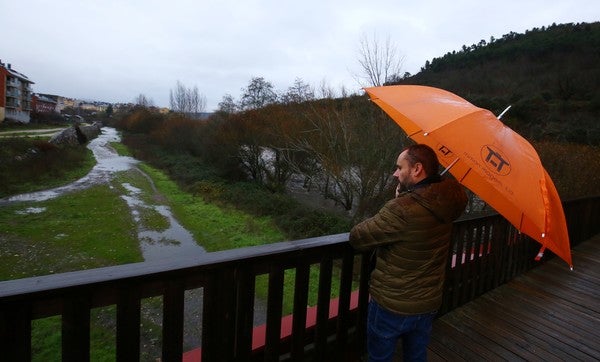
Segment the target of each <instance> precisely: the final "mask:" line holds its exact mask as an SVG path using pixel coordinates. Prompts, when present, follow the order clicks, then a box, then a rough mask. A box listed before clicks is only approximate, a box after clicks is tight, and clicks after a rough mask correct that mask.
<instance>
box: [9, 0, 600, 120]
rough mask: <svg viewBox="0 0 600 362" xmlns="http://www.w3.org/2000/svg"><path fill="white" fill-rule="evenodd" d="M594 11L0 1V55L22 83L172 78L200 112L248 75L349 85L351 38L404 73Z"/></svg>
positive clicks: (423, 0)
mask: <svg viewBox="0 0 600 362" xmlns="http://www.w3.org/2000/svg"><path fill="white" fill-rule="evenodd" d="M595 21H600V1H598V0H531V1H530V0H518V1H513V0H506V1H494V2H491V1H486V0H452V1H443V0H440V1H432V0H420V1H414V0H413V1H403V0H389V1H378V0H371V1H365V0H360V1H355V0H332V1H328V0H294V1H286V0H237V1H232V0H170V1H165V0H101V1H100V0H97V1H91V0H73V1H69V0H19V1H16V0H0V34H2V40H1V41H0V60H1V61H2V62H3V63H11V64H12V67H13V68H14V69H16V70H17V71H19V72H21V73H23V74H25V75H27V76H28V77H29V78H30V79H31V80H32V81H33V82H35V84H34V86H33V90H34V92H38V93H50V94H57V95H62V96H66V97H72V98H79V99H90V100H97V101H106V102H113V103H116V102H133V100H134V99H135V98H136V97H137V96H138V95H139V94H144V95H145V96H147V97H148V98H150V99H152V100H153V102H154V104H155V105H157V106H168V105H169V91H170V90H171V89H174V87H175V85H176V82H177V81H178V80H179V81H180V82H182V83H183V84H184V85H185V86H187V87H189V88H192V87H193V86H197V87H198V89H199V91H200V93H201V94H203V95H204V96H205V97H206V99H207V109H206V110H207V111H212V110H214V109H216V108H217V105H218V103H219V102H220V101H221V100H222V98H223V96H224V95H225V94H231V95H232V96H233V97H234V99H235V100H236V101H238V100H239V98H240V94H241V90H242V88H245V87H247V85H248V83H249V81H250V79H251V78H253V77H263V78H265V80H267V81H269V82H271V83H272V84H273V86H274V87H275V90H276V91H280V92H283V91H285V90H286V89H287V88H288V87H289V86H291V85H292V84H293V82H294V80H295V79H296V78H301V79H302V80H303V81H304V82H306V83H309V84H311V85H313V86H315V87H318V86H319V85H320V84H321V83H323V82H325V83H326V84H328V85H329V86H330V87H332V88H334V89H336V90H339V89H340V88H341V87H342V86H344V87H345V88H346V89H347V90H349V91H351V92H359V91H360V86H359V84H358V83H357V82H356V80H355V77H353V74H356V73H358V72H359V70H360V67H359V65H358V58H359V56H358V49H359V45H360V39H361V36H364V35H368V36H371V37H372V36H373V35H374V34H375V35H376V36H377V37H378V38H379V39H381V40H382V41H383V40H385V38H387V37H389V38H390V40H391V41H392V42H393V44H395V46H396V47H397V48H398V51H399V52H400V53H401V54H402V55H403V56H404V63H403V69H402V71H403V72H404V71H407V72H410V73H412V74H415V73H417V72H418V71H419V69H420V68H421V67H422V66H423V65H424V64H425V62H426V61H427V60H431V59H432V58H434V57H440V56H443V55H444V54H445V53H447V52H449V51H453V50H460V49H461V47H462V46H463V45H471V44H474V43H477V42H479V41H480V40H481V39H485V40H489V39H490V37H491V36H493V37H495V38H500V37H502V35H504V34H507V33H509V32H511V31H514V32H517V33H523V32H525V31H526V30H528V29H532V28H534V27H538V28H539V27H542V26H548V25H551V24H552V23H557V24H560V23H570V22H573V23H578V22H595Z"/></svg>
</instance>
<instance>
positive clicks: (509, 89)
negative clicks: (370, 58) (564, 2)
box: [395, 22, 600, 145]
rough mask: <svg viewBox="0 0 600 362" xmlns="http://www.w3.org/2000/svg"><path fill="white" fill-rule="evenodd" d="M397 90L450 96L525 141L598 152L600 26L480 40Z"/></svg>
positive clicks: (551, 28) (430, 65) (536, 30)
mask: <svg viewBox="0 0 600 362" xmlns="http://www.w3.org/2000/svg"><path fill="white" fill-rule="evenodd" d="M395 84H423V85H431V86H435V87H440V88H443V89H447V90H449V91H452V92H454V93H456V94H458V95H460V96H462V97H463V98H465V99H467V100H469V101H470V102H472V103H473V104H475V105H477V106H480V107H484V108H488V109H490V110H492V111H493V112H494V113H495V114H499V113H500V112H501V111H502V110H503V109H504V108H506V107H507V106H508V105H512V108H511V110H510V111H509V113H508V114H507V115H506V116H505V117H504V118H503V121H504V122H506V123H507V124H508V125H509V126H511V127H513V128H515V129H517V130H518V131H519V132H521V133H523V134H524V135H525V136H527V137H528V138H532V139H552V140H559V141H570V142H577V143H586V144H594V145H600V119H599V116H600V22H594V23H580V24H561V25H556V24H553V25H551V26H549V27H542V28H534V29H532V30H528V31H526V32H525V34H518V33H514V32H511V33H509V34H506V35H504V36H503V37H502V38H500V39H494V38H493V37H492V38H491V39H490V40H489V41H486V40H481V41H480V42H479V43H478V44H473V45H471V46H466V45H465V46H463V47H462V49H461V50H458V51H453V52H451V53H447V54H446V55H444V56H442V57H441V58H434V59H433V60H431V62H429V61H428V62H427V63H426V64H425V66H424V67H423V68H422V69H421V71H420V72H419V73H418V74H416V75H414V76H410V77H405V78H404V79H402V80H400V81H398V82H396V83H395Z"/></svg>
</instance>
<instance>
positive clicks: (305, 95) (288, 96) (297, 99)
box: [281, 78, 315, 104]
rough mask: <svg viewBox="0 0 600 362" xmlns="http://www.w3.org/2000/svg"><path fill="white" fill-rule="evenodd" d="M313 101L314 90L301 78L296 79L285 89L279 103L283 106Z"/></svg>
mask: <svg viewBox="0 0 600 362" xmlns="http://www.w3.org/2000/svg"><path fill="white" fill-rule="evenodd" d="M314 99H315V91H314V89H313V88H312V87H311V86H310V85H309V84H307V83H304V81H303V80H302V79H301V78H296V80H295V81H294V85H292V86H291V87H289V88H288V89H287V92H285V93H284V94H283V95H282V96H281V102H282V103H285V104H289V103H302V102H306V101H312V100H314Z"/></svg>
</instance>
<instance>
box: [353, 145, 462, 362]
mask: <svg viewBox="0 0 600 362" xmlns="http://www.w3.org/2000/svg"><path fill="white" fill-rule="evenodd" d="M438 170H439V162H438V159H437V156H436V155H435V152H434V151H433V150H432V149H431V148H430V147H429V146H427V145H421V144H417V145H412V146H409V147H408V148H406V149H405V150H404V151H402V152H401V153H400V155H399V156H398V160H397V162H396V171H395V172H394V177H395V178H397V179H398V187H397V188H396V197H395V198H394V199H392V200H390V201H388V202H387V203H386V204H385V205H384V206H383V208H382V209H381V210H379V212H378V213H377V214H376V215H375V216H373V217H372V218H370V219H367V220H365V221H363V222H361V223H360V224H358V225H356V226H354V228H352V230H351V231H350V244H351V245H352V246H353V247H354V248H356V249H358V250H363V251H364V250H369V249H375V250H376V265H375V269H374V270H373V272H372V273H371V281H370V294H371V301H370V302H369V311H368V321H367V350H368V353H369V361H391V360H392V358H393V356H394V352H395V350H396V345H397V343H398V340H399V339H400V338H401V339H402V347H403V354H404V361H426V359H427V345H428V344H429V336H430V334H431V324H432V322H433V318H434V316H435V314H436V313H437V310H438V309H439V307H440V305H441V303H442V288H443V284H444V272H445V270H446V261H447V260H448V249H449V245H450V233H451V230H452V222H453V221H454V220H456V219H457V218H458V217H459V216H460V215H461V214H462V212H463V211H464V209H465V206H466V204H467V196H466V194H465V192H464V190H463V188H462V186H461V185H460V184H459V183H458V182H457V181H456V180H454V179H450V178H442V177H441V176H439V175H438Z"/></svg>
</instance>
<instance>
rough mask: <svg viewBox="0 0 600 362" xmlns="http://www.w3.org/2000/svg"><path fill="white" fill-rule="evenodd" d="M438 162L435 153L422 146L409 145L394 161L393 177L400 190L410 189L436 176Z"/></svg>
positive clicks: (429, 148)
mask: <svg viewBox="0 0 600 362" xmlns="http://www.w3.org/2000/svg"><path fill="white" fill-rule="evenodd" d="M439 166H440V164H439V161H438V158H437V156H436V154H435V151H433V150H432V149H431V147H429V146H427V145H423V144H417V145H411V146H408V147H407V148H405V149H404V151H402V152H401V153H400V155H399V156H398V160H397V161H396V171H395V172H394V177H396V178H397V179H398V182H399V184H400V186H401V187H402V188H406V189H407V188H410V187H412V186H413V185H415V184H416V183H418V182H419V181H421V180H423V179H425V178H427V177H429V176H433V175H437V173H438V169H439Z"/></svg>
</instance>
